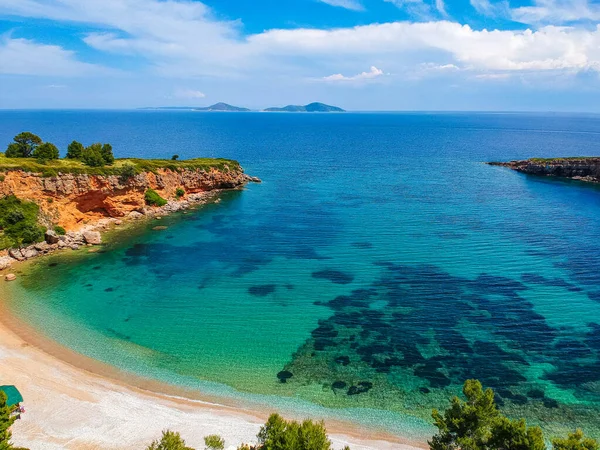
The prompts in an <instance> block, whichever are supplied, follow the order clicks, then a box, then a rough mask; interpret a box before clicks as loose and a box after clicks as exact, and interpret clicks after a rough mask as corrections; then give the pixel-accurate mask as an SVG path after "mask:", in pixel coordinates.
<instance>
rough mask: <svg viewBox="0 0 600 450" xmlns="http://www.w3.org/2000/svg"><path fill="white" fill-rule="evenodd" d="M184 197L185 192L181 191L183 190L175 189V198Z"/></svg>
mask: <svg viewBox="0 0 600 450" xmlns="http://www.w3.org/2000/svg"><path fill="white" fill-rule="evenodd" d="M184 195H185V191H184V190H183V188H177V189H176V190H175V196H176V197H177V198H181V197H183V196H184Z"/></svg>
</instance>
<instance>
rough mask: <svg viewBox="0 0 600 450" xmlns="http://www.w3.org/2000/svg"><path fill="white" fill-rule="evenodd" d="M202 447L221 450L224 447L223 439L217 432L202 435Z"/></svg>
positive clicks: (207, 449) (208, 449)
mask: <svg viewBox="0 0 600 450" xmlns="http://www.w3.org/2000/svg"><path fill="white" fill-rule="evenodd" d="M204 448H205V449H206V450H223V449H224V448H225V439H223V438H222V437H221V436H219V435H218V434H211V435H209V436H205V437H204Z"/></svg>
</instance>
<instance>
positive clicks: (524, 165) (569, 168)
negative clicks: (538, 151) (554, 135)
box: [487, 157, 600, 183]
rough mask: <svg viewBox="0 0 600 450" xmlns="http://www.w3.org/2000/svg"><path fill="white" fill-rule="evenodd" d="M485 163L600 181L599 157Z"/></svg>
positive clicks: (523, 171)
mask: <svg viewBox="0 0 600 450" xmlns="http://www.w3.org/2000/svg"><path fill="white" fill-rule="evenodd" d="M487 164H489V165H492V166H502V167H508V168H509V169H512V170H516V171H517V172H521V173H525V174H529V175H537V176H547V177H560V178H568V179H571V180H579V181H585V182H590V183H600V157H580V158H577V157H575V158H550V159H541V158H532V159H525V160H518V161H508V162H488V163H487Z"/></svg>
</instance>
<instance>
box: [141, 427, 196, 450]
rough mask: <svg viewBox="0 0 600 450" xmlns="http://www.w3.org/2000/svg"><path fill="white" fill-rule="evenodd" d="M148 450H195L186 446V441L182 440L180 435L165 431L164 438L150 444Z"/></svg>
mask: <svg viewBox="0 0 600 450" xmlns="http://www.w3.org/2000/svg"><path fill="white" fill-rule="evenodd" d="M146 450H194V449H193V448H191V447H188V446H186V445H185V441H184V440H183V439H182V438H181V436H180V435H179V433H175V432H173V431H168V430H167V431H163V434H162V437H161V439H160V440H159V441H154V442H152V444H150V445H149V446H148V447H147V448H146Z"/></svg>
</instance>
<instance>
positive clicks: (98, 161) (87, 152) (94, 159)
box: [81, 143, 105, 167]
mask: <svg viewBox="0 0 600 450" xmlns="http://www.w3.org/2000/svg"><path fill="white" fill-rule="evenodd" d="M81 159H82V160H83V163H84V164H85V165H87V166H90V167H102V166H103V165H104V164H105V161H104V157H103V156H102V144H98V143H96V144H92V145H90V146H89V147H86V148H84V149H83V153H82V156H81Z"/></svg>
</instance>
